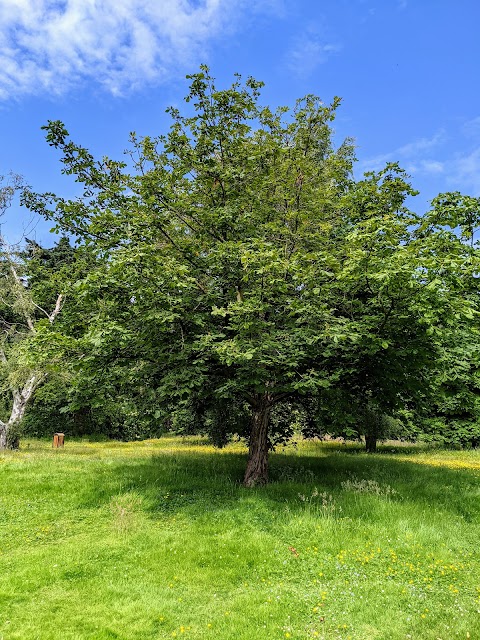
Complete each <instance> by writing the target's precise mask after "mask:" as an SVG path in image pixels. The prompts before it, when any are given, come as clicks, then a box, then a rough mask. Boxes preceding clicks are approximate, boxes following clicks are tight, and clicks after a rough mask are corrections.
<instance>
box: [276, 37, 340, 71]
mask: <svg viewBox="0 0 480 640" xmlns="http://www.w3.org/2000/svg"><path fill="white" fill-rule="evenodd" d="M341 50H342V46H341V45H340V44H338V43H335V42H329V41H328V39H327V38H325V37H323V36H322V35H321V34H320V33H315V32H314V31H311V30H310V31H308V32H307V33H305V34H303V35H302V36H299V37H297V38H296V39H295V40H294V41H293V44H292V46H291V48H290V50H289V51H288V53H287V57H286V60H287V67H288V69H289V70H290V71H291V72H292V73H293V74H294V75H296V76H297V77H300V78H307V77H308V76H310V75H311V74H312V73H313V72H314V71H315V69H316V68H317V67H318V66H319V65H321V64H323V63H325V62H326V61H327V60H328V58H329V57H330V56H331V55H333V54H335V53H339V52H340V51H341Z"/></svg>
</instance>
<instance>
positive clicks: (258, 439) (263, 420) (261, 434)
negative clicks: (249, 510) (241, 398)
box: [243, 396, 271, 487]
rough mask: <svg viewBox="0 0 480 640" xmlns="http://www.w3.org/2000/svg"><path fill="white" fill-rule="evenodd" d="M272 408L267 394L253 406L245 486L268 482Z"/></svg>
mask: <svg viewBox="0 0 480 640" xmlns="http://www.w3.org/2000/svg"><path fill="white" fill-rule="evenodd" d="M270 410H271V403H270V401H269V399H268V397H266V396H261V397H260V398H258V401H257V402H256V403H255V405H254V407H253V415H252V429H251V432H250V446H249V451H248V462H247V469H246V471H245V477H244V479H243V484H244V486H245V487H255V486H258V485H264V484H267V482H268V422H269V419H270Z"/></svg>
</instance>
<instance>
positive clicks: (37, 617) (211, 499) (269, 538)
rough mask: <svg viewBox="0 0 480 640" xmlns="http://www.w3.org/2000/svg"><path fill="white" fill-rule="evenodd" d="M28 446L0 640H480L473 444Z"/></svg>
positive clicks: (1, 462) (1, 487) (22, 459)
mask: <svg viewBox="0 0 480 640" xmlns="http://www.w3.org/2000/svg"><path fill="white" fill-rule="evenodd" d="M244 464H245V447H244V446H243V445H242V444H241V443H235V444H233V445H229V446H228V447H226V448H225V449H223V450H216V449H214V448H213V447H211V446H210V445H208V444H207V443H206V442H205V441H204V440H203V439H201V438H177V437H167V438H162V439H160V440H151V441H145V442H136V443H119V442H110V441H108V442H98V443H92V442H88V441H76V442H69V441H67V443H66V447H65V449H64V450H52V448H51V443H49V442H45V441H26V442H25V443H24V446H23V449H22V450H21V451H20V452H17V453H15V452H8V453H4V454H1V455H0V536H1V545H0V638H4V639H5V640H6V639H7V638H21V639H30V638H39V639H43V638H45V639H50V638H51V639H52V640H53V639H59V640H60V639H62V640H63V639H70V638H71V639H77V638H98V639H103V638H123V639H125V640H127V639H139V640H140V639H144V638H175V637H177V638H192V639H193V638H197V639H199V638H202V639H208V638H212V639H213V638H215V639H216V640H218V639H220V640H223V639H225V640H229V639H232V640H233V639H235V640H237V639H239V640H243V639H245V640H247V639H248V640H252V639H253V640H256V639H257V638H258V639H259V640H263V639H265V640H266V639H269V640H270V639H275V638H279V639H280V638H292V639H301V638H305V639H306V638H324V639H328V640H330V639H339V640H340V639H341V640H347V638H351V640H370V639H377V638H382V639H385V640H387V639H392V640H395V639H400V638H402V639H408V638H411V639H413V640H418V639H419V640H422V639H423V638H425V639H432V640H436V639H438V638H441V639H442V640H450V638H467V637H470V638H472V639H473V638H479V637H480V614H479V611H480V562H479V551H478V539H479V513H480V504H479V493H480V492H479V479H480V474H479V469H480V453H479V452H477V451H471V452H461V451H454V452H449V451H441V450H432V451H429V450H427V449H425V447H419V446H417V447H405V446H400V445H399V444H398V443H388V444H387V445H385V446H384V447H382V452H381V453H380V454H378V455H375V456H372V455H367V454H365V453H363V452H362V451H361V449H360V448H359V447H358V446H355V445H351V446H348V447H345V446H343V445H341V444H339V443H336V442H330V443H317V442H299V443H298V445H297V446H296V447H294V446H292V447H288V448H286V449H283V450H280V451H279V452H278V453H276V454H275V455H273V456H272V461H271V476H272V482H271V484H270V485H269V486H268V487H265V488H262V489H256V490H247V489H244V488H243V487H242V486H241V482H240V481H241V477H242V471H243V468H244Z"/></svg>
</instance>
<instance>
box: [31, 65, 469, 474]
mask: <svg viewBox="0 0 480 640" xmlns="http://www.w3.org/2000/svg"><path fill="white" fill-rule="evenodd" d="M190 79H191V86H190V93H189V95H188V96H187V98H186V102H187V107H186V109H185V113H182V112H180V111H179V110H177V109H174V108H172V109H169V112H170V115H171V117H172V125H171V128H170V130H169V131H168V133H167V134H166V135H162V136H159V137H157V138H151V137H146V138H138V137H137V136H136V135H135V134H132V136H131V143H132V145H131V153H130V157H131V164H133V171H127V165H126V164H125V163H120V162H114V161H112V160H109V159H107V158H103V159H102V160H101V161H97V160H95V159H94V158H93V156H92V155H91V154H90V153H89V152H88V151H87V150H86V149H85V148H83V147H81V146H79V145H76V144H75V143H73V142H72V141H71V140H70V139H69V137H68V132H67V131H66V129H65V127H64V125H63V124H62V123H61V122H58V121H55V122H49V124H48V126H47V127H46V130H47V140H48V142H49V144H51V145H52V146H54V147H55V148H57V149H59V150H60V151H61V153H62V162H63V164H64V172H65V173H67V174H71V175H74V176H75V178H76V180H77V181H78V182H80V183H82V184H83V186H84V195H83V197H80V198H78V199H76V200H65V199H63V198H61V197H58V196H56V195H54V194H44V195H36V194H32V193H30V194H27V195H26V196H25V203H26V204H27V205H28V206H29V207H30V208H31V209H33V210H35V211H37V212H39V213H41V214H43V215H44V216H46V217H48V218H50V219H53V220H54V221H55V222H56V223H57V225H58V227H59V228H60V229H62V230H66V231H71V232H73V233H75V234H76V235H77V237H78V238H79V239H80V240H81V241H82V242H84V243H85V244H86V245H87V246H89V247H90V248H91V250H92V251H93V252H95V255H96V265H97V266H96V268H95V270H93V271H92V272H91V273H90V274H89V275H88V276H87V277H86V278H85V279H84V280H83V281H82V283H80V284H79V292H80V294H81V295H83V296H84V299H89V300H90V301H91V303H92V304H94V305H95V307H94V308H95V312H94V313H92V312H90V315H89V318H90V320H89V324H88V327H87V329H86V331H85V333H84V334H83V335H82V337H81V339H79V340H77V348H78V349H79V350H80V352H81V353H80V354H79V355H80V356H81V361H82V363H83V367H84V369H83V371H84V375H85V376H90V379H91V380H93V379H94V378H95V379H96V380H97V381H98V376H99V375H100V374H99V371H102V372H103V375H104V378H103V380H104V382H105V383H106V384H113V382H114V381H113V380H112V379H113V378H115V383H116V384H118V381H119V380H120V379H122V378H123V380H124V381H125V383H126V384H130V385H133V386H134V387H135V388H136V389H138V390H139V392H140V391H141V392H142V393H143V394H144V396H145V397H149V398H150V400H151V402H153V403H155V406H156V407H157V412H158V413H157V415H158V416H159V417H160V416H161V415H163V413H162V411H164V410H165V409H168V410H170V409H171V410H174V411H178V410H179V409H182V408H183V409H184V410H185V411H190V412H193V414H194V415H195V416H196V417H197V419H198V420H199V421H202V420H203V421H204V422H208V423H209V424H213V425H216V427H217V428H218V427H219V426H220V427H221V424H220V423H222V422H223V423H224V424H225V425H228V429H229V430H234V429H235V424H238V428H237V430H238V431H239V432H243V430H244V428H245V427H244V425H245V419H248V421H249V428H248V438H249V458H248V463H247V468H246V472H245V477H244V483H245V485H247V486H254V485H256V484H261V483H264V482H266V481H267V478H268V450H269V447H270V446H271V444H272V438H271V433H269V430H270V428H271V427H270V425H271V420H270V418H271V414H272V410H274V408H275V406H276V405H278V404H279V403H281V402H282V401H284V400H286V399H298V398H308V397H315V398H317V397H321V391H322V390H324V389H329V388H332V387H334V386H337V387H338V386H342V385H343V388H345V385H347V384H349V381H350V382H351V381H354V388H352V393H355V394H356V396H355V397H356V401H359V400H362V398H363V399H364V401H365V403H366V404H372V403H374V404H375V405H378V406H379V407H380V408H381V409H382V410H388V409H390V408H391V407H395V406H397V405H398V404H399V403H400V402H402V401H404V400H405V398H407V397H410V396H412V397H413V396H415V394H416V393H417V389H418V387H419V386H421V385H422V384H423V382H424V381H425V380H426V379H427V378H428V367H429V363H430V362H431V361H432V358H434V354H435V350H436V349H437V343H438V341H437V339H436V336H437V331H440V327H441V326H442V325H443V324H445V323H448V322H450V321H451V318H453V317H454V314H455V313H459V314H465V313H467V314H468V313H469V312H470V311H469V310H470V304H469V302H468V301H465V300H462V298H461V297H459V296H458V287H457V282H456V280H455V277H454V274H455V272H456V271H457V270H458V269H459V268H461V263H462V260H463V253H462V252H463V245H462V242H461V239H459V238H458V237H457V236H456V235H455V234H451V235H450V236H449V237H448V239H445V238H444V237H443V235H442V232H441V231H439V230H438V228H437V227H434V226H432V225H430V226H429V225H428V224H427V223H426V222H425V220H424V219H422V218H419V217H417V216H416V215H415V214H414V213H412V212H410V211H409V210H408V209H407V208H406V207H405V200H406V198H407V197H408V196H411V195H414V192H413V190H412V188H411V187H410V185H409V183H408V180H407V176H406V175H405V174H404V173H403V172H402V171H401V170H400V169H399V168H398V166H396V165H388V166H387V167H386V168H385V170H384V171H381V172H379V173H372V174H368V175H367V176H366V177H365V178H364V179H363V180H360V181H358V182H357V181H355V180H354V178H353V163H354V149H353V146H352V142H351V141H350V140H346V141H345V142H343V143H342V144H340V145H338V146H335V145H334V142H333V130H332V128H331V123H332V121H333V119H334V116H335V111H336V109H337V107H338V105H339V100H338V99H335V100H334V101H333V103H332V104H330V105H326V104H324V103H323V102H322V101H321V100H320V99H319V98H317V97H315V96H311V95H309V96H307V97H306V98H304V99H302V100H299V101H298V102H297V104H296V106H295V108H294V109H292V110H290V109H286V108H280V109H277V110H275V111H272V110H271V109H269V108H264V107H262V106H260V104H259V91H260V88H261V83H259V82H256V81H255V80H253V79H251V78H250V79H248V80H247V81H246V83H245V84H242V83H241V80H240V78H237V79H236V81H235V82H234V84H233V85H232V86H231V87H230V88H228V89H226V90H220V89H217V88H216V86H215V84H214V80H213V78H212V77H211V76H210V74H209V72H208V69H207V68H202V69H201V71H200V72H199V73H197V74H195V75H193V76H191V77H190ZM442 243H443V244H442ZM444 250H445V251H447V252H448V265H447V268H444V267H442V266H441V265H440V262H439V261H443V262H442V264H443V265H444V266H445V264H446V263H445V260H444V257H445V256H444V255H443V253H442V252H443V251H444ZM113 365H115V366H113ZM93 372H94V373H93Z"/></svg>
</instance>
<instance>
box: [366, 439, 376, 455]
mask: <svg viewBox="0 0 480 640" xmlns="http://www.w3.org/2000/svg"><path fill="white" fill-rule="evenodd" d="M365 449H366V451H367V453H375V452H376V450H377V436H376V435H367V436H365Z"/></svg>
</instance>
